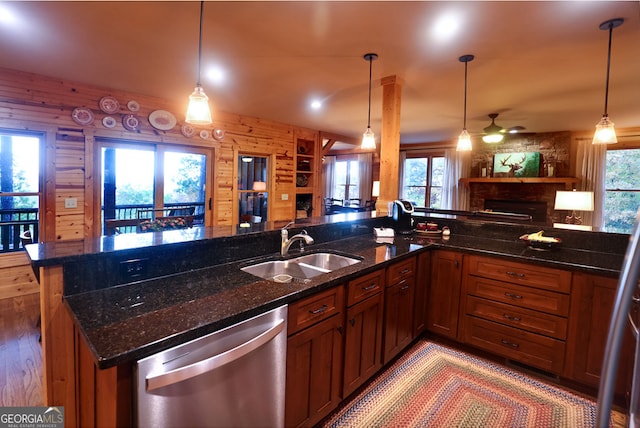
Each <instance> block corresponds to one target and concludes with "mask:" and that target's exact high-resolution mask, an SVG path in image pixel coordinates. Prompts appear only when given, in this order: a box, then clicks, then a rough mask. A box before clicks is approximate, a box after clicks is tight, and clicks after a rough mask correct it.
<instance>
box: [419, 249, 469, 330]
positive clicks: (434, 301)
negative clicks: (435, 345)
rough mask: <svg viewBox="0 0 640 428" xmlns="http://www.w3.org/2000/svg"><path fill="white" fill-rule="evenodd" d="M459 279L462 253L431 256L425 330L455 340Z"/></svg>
mask: <svg viewBox="0 0 640 428" xmlns="http://www.w3.org/2000/svg"><path fill="white" fill-rule="evenodd" d="M461 279H462V254H460V253H456V252H452V251H443V250H437V251H434V252H433V254H432V255H431V283H430V284H429V292H428V296H427V308H428V309H427V329H428V330H429V331H431V332H433V333H436V334H440V335H443V336H447V337H449V338H451V339H456V337H457V335H458V310H459V307H460V288H461Z"/></svg>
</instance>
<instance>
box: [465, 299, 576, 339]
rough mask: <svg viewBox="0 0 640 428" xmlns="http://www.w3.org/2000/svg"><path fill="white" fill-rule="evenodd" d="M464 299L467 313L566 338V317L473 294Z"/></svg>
mask: <svg viewBox="0 0 640 428" xmlns="http://www.w3.org/2000/svg"><path fill="white" fill-rule="evenodd" d="M466 300H467V301H466V313H467V315H472V316H474V317H478V318H484V319H486V320H489V321H494V322H497V323H500V324H505V325H508V326H511V327H515V328H521V329H524V330H527V331H530V332H532V333H538V334H542V335H544V336H550V337H553V338H555V339H560V340H565V339H566V338H567V319H566V318H562V317H559V316H556V315H550V314H545V313H542V312H537V311H532V310H529V309H525V308H519V307H517V306H513V305H507V304H505V303H499V302H494V301H491V300H486V299H480V298H478V297H473V296H467V297H466Z"/></svg>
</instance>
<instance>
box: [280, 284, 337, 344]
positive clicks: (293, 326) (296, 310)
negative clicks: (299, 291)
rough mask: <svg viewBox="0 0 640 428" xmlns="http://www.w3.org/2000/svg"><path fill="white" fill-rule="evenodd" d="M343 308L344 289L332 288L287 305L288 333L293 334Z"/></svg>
mask: <svg viewBox="0 0 640 428" xmlns="http://www.w3.org/2000/svg"><path fill="white" fill-rule="evenodd" d="M343 306H344V287H342V286H339V287H334V288H332V289H330V290H326V291H322V292H320V293H318V294H314V295H313V296H311V297H307V298H306V299H302V300H300V301H297V302H294V303H292V304H291V305H289V317H288V332H289V334H290V335H291V334H293V333H295V332H297V331H300V330H302V329H305V328H307V327H309V326H311V325H313V324H315V323H317V322H320V321H322V320H324V319H327V318H329V317H330V316H331V315H334V314H337V313H339V312H340V311H341V310H342V308H343Z"/></svg>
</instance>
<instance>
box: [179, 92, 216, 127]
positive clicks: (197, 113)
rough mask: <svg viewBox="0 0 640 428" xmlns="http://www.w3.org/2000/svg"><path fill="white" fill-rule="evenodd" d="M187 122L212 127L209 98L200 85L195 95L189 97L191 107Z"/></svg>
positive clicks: (188, 110)
mask: <svg viewBox="0 0 640 428" xmlns="http://www.w3.org/2000/svg"><path fill="white" fill-rule="evenodd" d="M185 122H187V123H190V124H192V125H210V124H211V123H212V122H213V121H212V119H211V109H210V108H209V97H207V94H205V93H204V90H203V89H202V86H200V85H198V86H196V88H195V89H194V90H193V93H192V94H191V95H189V107H187V117H186V118H185Z"/></svg>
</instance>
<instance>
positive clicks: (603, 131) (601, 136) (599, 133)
mask: <svg viewBox="0 0 640 428" xmlns="http://www.w3.org/2000/svg"><path fill="white" fill-rule="evenodd" d="M617 142H618V138H617V137H616V130H615V127H614V124H613V122H611V121H610V120H609V116H607V115H606V114H605V115H603V116H602V119H600V122H598V124H597V125H596V133H595V134H594V135H593V142H592V143H593V144H615V143H617Z"/></svg>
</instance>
